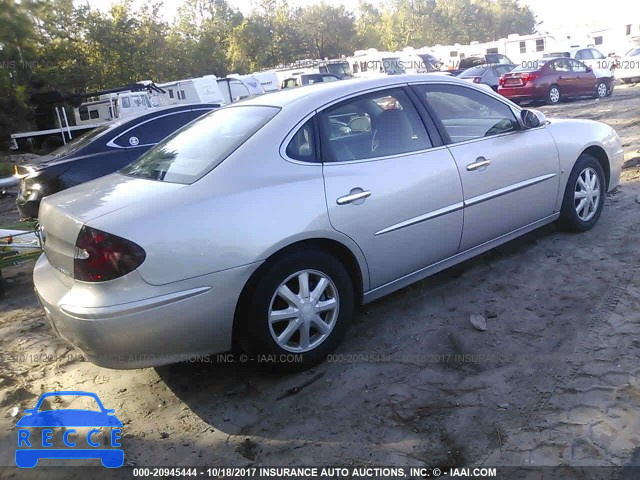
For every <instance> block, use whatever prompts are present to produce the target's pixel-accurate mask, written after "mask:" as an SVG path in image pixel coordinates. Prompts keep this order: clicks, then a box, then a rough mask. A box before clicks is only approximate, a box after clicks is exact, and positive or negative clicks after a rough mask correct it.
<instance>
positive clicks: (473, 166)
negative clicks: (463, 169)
mask: <svg viewBox="0 0 640 480" xmlns="http://www.w3.org/2000/svg"><path fill="white" fill-rule="evenodd" d="M489 165H491V160H489V159H487V158H484V157H478V158H476V161H475V162H473V163H470V164H469V165H467V170H468V171H469V172H470V171H472V170H478V169H479V168H484V167H488V166H489Z"/></svg>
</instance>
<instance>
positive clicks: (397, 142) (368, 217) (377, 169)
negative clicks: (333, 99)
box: [302, 88, 462, 288]
mask: <svg viewBox="0 0 640 480" xmlns="http://www.w3.org/2000/svg"><path fill="white" fill-rule="evenodd" d="M318 123H319V127H320V128H319V130H320V138H321V145H322V157H323V174H324V181H325V193H326V200H327V208H328V212H329V218H330V220H331V224H332V225H333V227H334V228H335V229H336V230H338V231H340V232H342V233H344V234H345V235H348V236H349V237H350V238H352V239H353V240H354V241H355V242H356V243H357V244H358V246H359V247H360V249H361V250H362V251H363V253H364V255H365V257H366V259H367V264H368V266H369V272H370V283H371V287H372V288H376V287H380V286H382V285H384V284H387V283H389V282H391V281H393V280H396V279H398V278H400V277H402V276H405V275H408V274H410V273H413V272H415V271H417V270H419V269H421V268H424V267H426V266H428V265H431V264H433V263H436V262H438V261H440V260H442V259H444V258H447V257H450V256H452V255H454V254H455V253H456V252H457V251H458V245H459V243H460V236H461V233H462V186H461V183H460V177H459V175H458V170H457V168H456V164H455V162H454V160H453V157H452V155H451V153H450V152H449V150H448V149H447V148H446V147H444V146H441V145H440V146H438V145H439V144H438V143H434V141H432V139H431V137H430V136H429V135H428V134H427V130H426V128H425V125H424V124H423V122H422V120H421V118H420V116H419V114H418V111H417V109H416V107H415V106H414V104H413V103H412V101H411V100H410V99H409V95H408V93H407V91H406V90H404V89H402V88H394V89H386V90H379V91H376V92H375V93H369V94H361V95H358V96H355V97H353V98H351V99H349V100H346V101H343V102H341V103H339V104H337V105H334V106H332V107H329V108H327V109H325V110H324V111H322V112H320V113H319V114H318ZM303 138H306V137H303ZM302 143H305V142H302ZM304 150H305V151H307V147H306V146H305V147H304Z"/></svg>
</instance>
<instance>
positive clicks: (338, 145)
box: [319, 89, 431, 162]
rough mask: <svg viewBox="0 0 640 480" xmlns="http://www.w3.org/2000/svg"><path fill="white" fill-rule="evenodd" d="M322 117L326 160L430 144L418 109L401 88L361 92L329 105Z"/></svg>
mask: <svg viewBox="0 0 640 480" xmlns="http://www.w3.org/2000/svg"><path fill="white" fill-rule="evenodd" d="M319 118H320V131H321V135H322V149H323V157H324V158H323V160H324V161H326V162H345V161H351V160H363V159H368V158H377V157H386V156H389V155H398V154H403V153H409V152H415V151H419V150H424V149H426V148H429V147H431V141H430V139H429V137H428V135H427V131H426V129H425V127H424V125H423V124H422V120H421V119H420V116H419V115H418V112H417V111H416V109H415V107H414V106H413V104H412V103H411V101H410V100H409V97H408V96H407V94H406V93H405V92H403V91H402V90H401V89H392V90H385V91H382V92H376V93H373V94H366V95H360V96H358V97H356V98H353V99H350V100H347V101H345V102H342V103H340V104H338V105H336V106H334V107H331V108H328V109H327V110H325V111H323V112H322V113H321V114H320V116H319ZM325 146H326V148H325Z"/></svg>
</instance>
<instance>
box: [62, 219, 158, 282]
mask: <svg viewBox="0 0 640 480" xmlns="http://www.w3.org/2000/svg"><path fill="white" fill-rule="evenodd" d="M145 258H146V253H145V252H144V250H143V249H142V248H141V247H140V246H138V245H136V244H135V243H133V242H131V241H129V240H126V239H124V238H121V237H118V236H116V235H111V234H110V233H106V232H102V231H100V230H97V229H95V228H91V227H87V226H86V225H85V226H84V227H82V230H80V234H79V235H78V239H77V240H76V253H75V258H74V261H73V276H74V277H75V278H76V280H82V281H85V282H106V281H107V280H113V279H114V278H118V277H122V276H123V275H126V274H127V273H129V272H132V271H133V270H135V269H136V268H138V267H139V266H140V265H141V264H142V262H144V259H145Z"/></svg>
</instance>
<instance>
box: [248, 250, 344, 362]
mask: <svg viewBox="0 0 640 480" xmlns="http://www.w3.org/2000/svg"><path fill="white" fill-rule="evenodd" d="M304 270H311V271H315V272H319V273H321V274H323V275H324V276H326V277H328V278H329V279H330V280H331V282H333V285H332V286H330V287H329V289H332V288H333V287H335V288H334V291H335V293H337V295H336V297H337V300H338V311H337V319H336V320H335V323H334V324H333V325H334V326H333V328H332V330H331V331H330V332H329V333H328V334H327V336H326V337H325V338H324V340H322V341H321V342H320V343H319V344H318V345H317V346H316V347H315V348H313V349H312V350H308V351H303V352H296V351H291V350H287V349H285V348H283V346H281V345H279V344H278V343H277V342H276V340H275V338H274V335H277V334H278V333H282V331H283V330H284V328H283V326H282V324H284V323H285V322H286V321H283V322H280V324H277V327H276V326H274V327H273V330H274V334H272V333H271V330H272V328H271V327H270V326H269V320H268V312H269V309H270V307H271V305H272V302H274V306H275V305H276V302H282V301H283V300H282V299H280V298H279V297H276V290H277V289H278V288H279V287H280V285H281V284H282V283H283V282H284V281H285V280H287V279H288V278H289V277H291V276H292V275H294V274H296V273H298V272H301V271H304ZM313 275H314V274H312V276H313ZM291 282H294V283H291V284H289V283H288V284H287V285H289V286H290V289H291V291H292V292H293V293H297V291H296V285H297V281H296V279H292V280H291ZM252 284H253V286H252V287H251V288H250V290H249V291H248V292H247V293H248V294H247V295H246V296H245V297H244V298H246V302H247V305H246V306H245V308H244V309H243V310H244V312H245V313H243V315H245V318H243V319H241V321H242V324H243V325H244V326H243V328H242V331H241V333H240V335H242V336H244V337H245V338H243V339H241V340H240V343H241V345H243V346H244V347H245V348H246V349H247V350H248V353H249V354H250V355H251V356H252V358H254V359H257V360H258V362H259V363H265V365H266V366H268V367H274V368H277V369H278V370H284V371H298V370H303V369H306V368H309V367H311V366H313V365H315V364H317V363H319V362H322V361H323V360H326V358H327V355H328V354H330V353H331V352H333V351H334V350H335V349H336V348H337V347H338V345H339V344H340V342H341V341H342V339H343V338H344V335H345V332H346V330H347V327H348V326H349V323H350V322H351V317H352V316H353V311H354V305H355V298H354V297H355V295H354V289H353V282H352V280H351V278H350V276H349V273H348V272H347V270H346V268H345V267H344V265H343V264H342V263H341V262H340V261H338V260H337V259H336V258H335V257H333V256H332V255H330V254H328V253H326V252H322V251H305V250H297V251H293V252H291V253H290V254H288V255H286V256H283V257H281V258H279V259H277V260H275V261H274V262H272V263H270V264H268V265H267V266H266V267H265V268H264V270H263V271H261V272H260V273H259V275H258V276H257V278H255V281H254V282H252ZM310 290H312V289H310ZM325 318H328V317H325ZM288 325H289V324H287V326H288ZM276 328H278V329H282V330H279V331H278V332H276ZM285 328H286V327H285ZM312 331H313V332H315V333H314V334H313V335H312V337H313V336H317V335H320V330H319V329H317V328H315V327H314V330H312ZM296 336H297V337H296ZM291 338H292V339H294V342H295V339H296V338H298V339H301V330H296V331H295V332H294V334H293V335H292V337H291ZM292 355H295V357H292ZM265 357H266V358H267V360H266V362H264V361H263V362H260V358H263V359H264V358H265ZM292 359H293V360H292Z"/></svg>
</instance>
